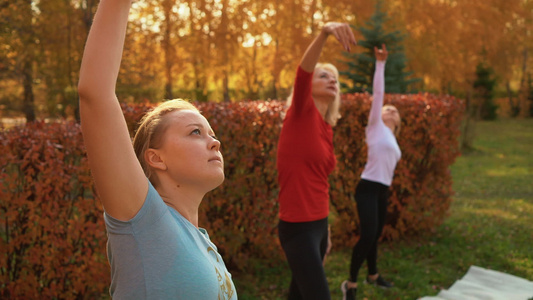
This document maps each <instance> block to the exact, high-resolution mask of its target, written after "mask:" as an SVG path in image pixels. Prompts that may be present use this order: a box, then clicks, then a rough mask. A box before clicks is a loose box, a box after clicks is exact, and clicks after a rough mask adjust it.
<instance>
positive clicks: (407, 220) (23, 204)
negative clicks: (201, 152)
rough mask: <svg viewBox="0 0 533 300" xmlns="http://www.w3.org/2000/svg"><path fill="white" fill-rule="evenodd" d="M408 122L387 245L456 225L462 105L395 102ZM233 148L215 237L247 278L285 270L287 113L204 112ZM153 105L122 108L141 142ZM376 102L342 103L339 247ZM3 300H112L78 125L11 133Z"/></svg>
mask: <svg viewBox="0 0 533 300" xmlns="http://www.w3.org/2000/svg"><path fill="white" fill-rule="evenodd" d="M385 102H387V103H392V104H394V105H396V106H397V107H398V109H399V110H400V112H401V114H402V132H401V137H400V139H399V144H400V147H401V149H402V160H401V161H400V163H399V164H398V167H397V169H396V174H395V180H394V182H393V186H392V196H391V199H390V205H389V216H390V218H389V219H388V220H387V224H386V228H385V231H384V237H385V238H387V239H397V238H400V237H404V236H408V235H410V234H415V233H417V232H420V231H428V230H431V229H433V228H435V227H436V226H437V225H439V224H440V223H441V222H442V221H443V219H444V218H445V216H446V212H447V209H448V207H449V205H450V201H451V195H452V190H451V184H452V182H451V177H450V172H449V166H450V165H451V164H452V163H453V162H454V160H455V158H456V157H457V155H458V154H459V152H458V142H457V138H458V135H459V125H460V119H461V116H462V114H463V104H462V102H461V101H459V100H458V99H455V98H453V97H447V96H434V95H429V94H418V95H409V96H406V95H386V97H385ZM197 106H198V108H199V109H200V110H201V111H202V113H203V114H204V115H205V116H206V118H207V119H208V120H209V121H210V123H211V126H212V127H213V129H214V131H215V132H216V134H217V136H218V138H219V139H220V140H221V143H222V153H223V154H224V159H225V173H226V180H225V182H224V183H223V185H222V186H221V187H219V188H218V189H216V190H214V191H213V192H211V193H209V194H208V195H207V196H206V197H205V199H204V201H203V204H202V206H201V211H200V224H201V226H203V227H205V228H206V229H207V230H208V231H209V232H210V235H211V236H212V239H213V240H214V241H215V243H216V244H217V245H218V246H219V249H220V251H221V252H222V253H223V256H224V258H225V260H226V262H227V263H228V265H229V266H230V269H233V270H236V269H239V270H245V269H246V267H247V263H248V262H249V258H251V257H253V258H260V259H263V260H264V261H265V262H274V263H275V262H279V260H280V259H282V257H283V254H282V252H281V248H280V246H279V242H278V239H277V234H276V226H277V222H278V218H277V211H278V207H277V201H276V197H277V193H278V190H279V189H278V185H277V172H276V166H275V163H276V149H277V141H278V136H279V132H280V129H281V116H280V115H281V111H282V109H283V103H281V102H278V101H269V102H266V101H254V102H238V103H223V104H216V103H199V104H197ZM150 107H151V105H150V104H147V103H144V104H136V105H125V104H124V105H123V111H124V115H125V118H126V121H127V123H128V127H129V129H130V130H131V132H132V133H133V131H134V130H135V128H136V124H137V122H138V120H139V119H140V118H141V117H142V115H143V114H144V113H145V112H146V111H147V110H148V109H150ZM369 109H370V95H368V94H352V95H346V96H345V97H344V99H343V107H342V113H343V118H342V119H341V120H340V121H339V124H338V125H337V127H336V128H335V129H334V132H335V136H334V144H335V150H336V155H337V160H338V165H337V168H336V169H335V171H334V173H333V174H332V176H330V184H331V207H332V214H331V215H332V217H331V223H332V232H333V242H334V244H335V245H336V247H341V246H352V245H353V243H354V242H355V239H356V235H357V223H358V222H357V213H356V210H355V202H354V191H355V186H356V185H357V182H358V181H359V177H360V174H361V172H362V169H363V167H364V163H365V160H366V145H365V143H364V126H365V125H366V121H367V116H368V111H369ZM0 153H2V156H1V157H0V168H1V169H2V173H1V176H2V177H1V180H2V184H1V186H0V188H1V189H0V222H1V224H2V225H0V226H1V227H0V234H1V239H0V250H1V251H2V252H1V253H2V257H1V259H2V263H1V266H0V278H1V279H2V281H1V282H2V283H1V286H0V295H1V296H2V297H5V296H7V297H12V298H24V297H32V298H34V297H36V296H37V295H44V296H45V297H46V296H50V297H57V298H91V296H92V295H99V294H101V293H105V292H106V289H107V286H108V284H109V267H108V264H107V260H106V257H105V242H106V236H105V227H104V224H103V218H102V208H101V206H100V203H99V201H98V199H95V198H94V197H93V190H92V188H93V187H92V182H91V178H90V173H89V170H88V166H87V162H86V157H85V152H84V148H83V141H82V138H81V134H80V128H79V125H77V124H75V123H70V122H60V123H53V124H45V123H33V124H28V125H26V126H25V127H19V128H14V129H11V130H9V131H2V132H0Z"/></svg>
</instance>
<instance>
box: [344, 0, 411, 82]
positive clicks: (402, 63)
mask: <svg viewBox="0 0 533 300" xmlns="http://www.w3.org/2000/svg"><path fill="white" fill-rule="evenodd" d="M381 5H382V3H381V1H378V2H377V4H376V10H375V12H374V14H373V15H372V17H370V19H369V20H368V21H366V22H365V26H364V27H363V26H362V27H360V28H359V31H360V32H361V34H362V35H363V37H364V39H363V40H360V41H358V44H359V46H361V47H363V48H364V50H363V52H362V53H353V54H351V53H347V52H344V53H343V55H344V57H345V58H346V60H344V61H342V63H343V64H345V65H346V66H347V67H348V70H347V71H343V72H340V73H341V74H342V75H344V76H346V77H347V78H348V79H349V80H350V81H351V85H352V86H351V87H350V86H348V85H346V84H343V88H345V89H347V91H348V92H350V93H354V92H356V93H359V92H369V93H372V81H373V78H374V70H375V61H376V59H375V55H374V47H378V48H379V49H381V47H382V45H383V44H385V46H386V47H387V50H388V52H389V56H388V58H387V63H386V65H385V92H387V93H406V92H408V90H409V88H408V86H409V85H410V84H412V83H415V82H417V81H419V80H420V79H417V78H413V79H408V77H409V76H411V75H412V72H405V67H406V61H407V58H406V57H405V53H404V50H403V46H402V41H403V39H404V35H403V34H402V33H401V32H400V31H398V30H393V31H387V29H386V28H385V23H386V22H387V21H388V17H387V14H386V13H385V12H383V11H382V10H381ZM354 29H355V28H354Z"/></svg>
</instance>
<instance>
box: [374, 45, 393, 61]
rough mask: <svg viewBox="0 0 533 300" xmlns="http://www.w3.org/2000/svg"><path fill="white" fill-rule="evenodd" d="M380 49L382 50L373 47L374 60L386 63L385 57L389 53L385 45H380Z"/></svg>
mask: <svg viewBox="0 0 533 300" xmlns="http://www.w3.org/2000/svg"><path fill="white" fill-rule="evenodd" d="M381 48H383V49H378V47H374V55H376V60H380V61H387V56H388V55H389V52H387V47H386V46H385V44H382V45H381Z"/></svg>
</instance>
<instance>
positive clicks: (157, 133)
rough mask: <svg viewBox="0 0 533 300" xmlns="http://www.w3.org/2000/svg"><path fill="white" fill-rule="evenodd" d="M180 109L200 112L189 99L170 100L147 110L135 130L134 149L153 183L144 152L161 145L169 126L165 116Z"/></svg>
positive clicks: (145, 172)
mask: <svg viewBox="0 0 533 300" xmlns="http://www.w3.org/2000/svg"><path fill="white" fill-rule="evenodd" d="M180 110H192V111H196V112H198V113H199V112H200V111H199V110H198V109H197V108H196V107H195V106H194V105H192V104H191V103H189V102H188V101H185V100H182V99H174V100H168V101H165V102H163V103H161V104H159V105H158V106H156V107H155V108H154V109H152V110H151V111H149V112H147V113H146V115H144V117H143V118H142V119H141V121H140V122H139V124H140V125H139V128H138V129H137V131H136V132H135V137H134V138H133V149H134V150H135V154H136V155H137V159H138V160H139V162H140V163H141V167H142V168H143V171H144V174H145V175H146V177H148V179H149V180H150V181H151V182H152V184H154V182H153V181H152V179H153V178H152V176H153V173H152V169H151V168H150V166H149V165H148V163H147V162H146V160H145V159H144V153H145V152H146V150H148V149H149V148H157V147H159V146H160V145H161V141H162V137H163V135H164V133H165V131H166V129H167V126H168V122H166V121H165V118H164V116H165V115H166V114H168V113H170V112H173V111H180Z"/></svg>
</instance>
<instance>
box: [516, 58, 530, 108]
mask: <svg viewBox="0 0 533 300" xmlns="http://www.w3.org/2000/svg"><path fill="white" fill-rule="evenodd" d="M527 73H528V72H527V48H524V60H523V64H522V78H521V79H520V90H519V92H518V97H519V99H518V101H519V106H520V112H519V116H520V117H521V118H527V117H529V101H528V96H529V87H528V82H527V75H528V74H527Z"/></svg>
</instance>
